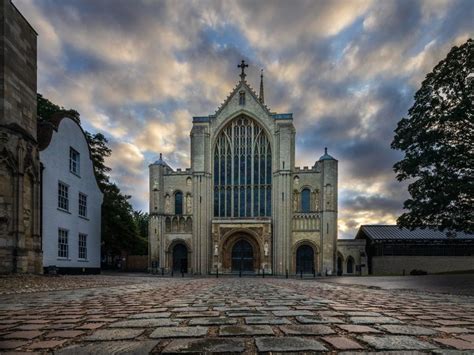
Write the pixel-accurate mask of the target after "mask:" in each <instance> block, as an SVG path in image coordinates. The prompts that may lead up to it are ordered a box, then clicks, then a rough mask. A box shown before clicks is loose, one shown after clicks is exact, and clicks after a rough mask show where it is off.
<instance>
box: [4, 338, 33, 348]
mask: <svg viewBox="0 0 474 355" xmlns="http://www.w3.org/2000/svg"><path fill="white" fill-rule="evenodd" d="M26 344H28V342H27V341H20V340H2V341H0V350H11V349H16V348H19V347H20V346H24V345H26Z"/></svg>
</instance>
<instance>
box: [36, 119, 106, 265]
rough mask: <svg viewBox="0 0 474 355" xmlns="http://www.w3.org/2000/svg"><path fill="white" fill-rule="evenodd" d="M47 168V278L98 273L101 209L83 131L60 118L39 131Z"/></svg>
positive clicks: (44, 206) (44, 186) (44, 225)
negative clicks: (51, 273) (54, 271)
mask: <svg viewBox="0 0 474 355" xmlns="http://www.w3.org/2000/svg"><path fill="white" fill-rule="evenodd" d="M38 143H39V149H40V161H41V166H42V201H41V204H42V206H41V211H42V218H41V221H42V226H41V231H42V245H43V267H44V270H45V272H47V269H48V268H49V267H51V266H56V267H57V269H58V272H59V273H99V272H100V261H101V256H100V243H101V205H102V198H103V194H102V192H101V191H100V189H99V186H98V183H97V180H96V177H95V174H94V168H93V164H92V160H91V156H90V149H89V145H88V143H87V140H86V136H85V133H84V131H83V130H82V128H81V126H80V124H79V122H77V121H76V120H75V119H73V118H70V117H67V116H64V114H57V115H54V116H53V117H52V119H50V120H48V121H47V122H42V123H41V124H40V125H39V128H38Z"/></svg>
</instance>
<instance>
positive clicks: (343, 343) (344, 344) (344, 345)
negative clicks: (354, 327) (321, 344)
mask: <svg viewBox="0 0 474 355" xmlns="http://www.w3.org/2000/svg"><path fill="white" fill-rule="evenodd" d="M323 340H324V341H325V342H327V343H329V344H331V345H332V346H333V347H334V348H336V349H337V350H360V349H364V347H362V346H361V345H360V344H359V343H357V342H356V341H354V340H352V339H349V338H347V337H324V338H323Z"/></svg>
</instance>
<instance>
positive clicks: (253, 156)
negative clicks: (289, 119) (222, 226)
mask: <svg viewBox="0 0 474 355" xmlns="http://www.w3.org/2000/svg"><path fill="white" fill-rule="evenodd" d="M271 184H272V154H271V149H270V142H269V141H268V138H267V136H266V134H265V132H264V131H263V129H262V127H260V126H259V125H258V124H257V123H256V122H255V121H254V120H252V119H250V118H248V117H246V116H240V117H238V118H236V119H234V120H232V121H231V122H230V123H229V124H228V125H227V126H226V127H224V129H223V130H222V131H221V132H220V133H219V136H218V137H217V142H216V146H215V148H214V216H216V217H258V216H270V215H271V199H272V197H271V196H272V187H271V186H272V185H271Z"/></svg>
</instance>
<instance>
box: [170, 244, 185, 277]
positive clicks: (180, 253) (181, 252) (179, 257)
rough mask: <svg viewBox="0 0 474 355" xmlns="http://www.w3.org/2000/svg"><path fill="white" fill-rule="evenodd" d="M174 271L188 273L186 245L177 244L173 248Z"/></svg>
mask: <svg viewBox="0 0 474 355" xmlns="http://www.w3.org/2000/svg"><path fill="white" fill-rule="evenodd" d="M173 271H175V272H188V248H186V245H184V244H181V243H179V244H176V245H175V246H174V248H173Z"/></svg>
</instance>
